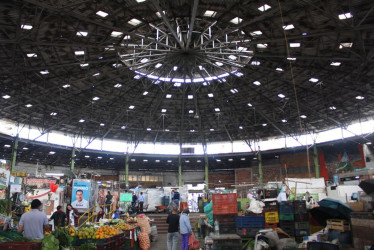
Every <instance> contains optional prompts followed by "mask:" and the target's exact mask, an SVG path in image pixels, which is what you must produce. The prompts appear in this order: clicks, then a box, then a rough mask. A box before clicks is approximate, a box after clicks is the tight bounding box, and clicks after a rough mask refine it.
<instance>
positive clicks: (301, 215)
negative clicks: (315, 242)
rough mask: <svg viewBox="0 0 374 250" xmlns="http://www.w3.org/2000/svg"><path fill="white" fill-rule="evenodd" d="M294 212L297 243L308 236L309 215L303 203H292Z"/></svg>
mask: <svg viewBox="0 0 374 250" xmlns="http://www.w3.org/2000/svg"><path fill="white" fill-rule="evenodd" d="M294 212H295V238H296V241H297V242H302V241H303V237H304V236H308V235H310V230H309V213H308V210H307V209H306V203H305V201H294Z"/></svg>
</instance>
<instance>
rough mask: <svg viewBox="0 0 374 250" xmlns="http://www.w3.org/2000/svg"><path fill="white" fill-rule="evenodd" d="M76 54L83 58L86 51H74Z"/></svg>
mask: <svg viewBox="0 0 374 250" xmlns="http://www.w3.org/2000/svg"><path fill="white" fill-rule="evenodd" d="M74 54H75V55H76V56H83V55H84V50H76V51H74Z"/></svg>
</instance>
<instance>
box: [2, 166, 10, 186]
mask: <svg viewBox="0 0 374 250" xmlns="http://www.w3.org/2000/svg"><path fill="white" fill-rule="evenodd" d="M7 163H8V162H7V161H6V160H2V159H0V189H6V188H7V187H8V185H9V177H10V166H9V164H7Z"/></svg>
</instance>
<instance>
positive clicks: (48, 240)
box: [42, 234, 60, 250]
mask: <svg viewBox="0 0 374 250" xmlns="http://www.w3.org/2000/svg"><path fill="white" fill-rule="evenodd" d="M59 246H60V243H59V241H58V239H57V238H56V237H55V236H54V235H53V234H48V235H46V236H44V239H43V240H42V250H51V249H59Z"/></svg>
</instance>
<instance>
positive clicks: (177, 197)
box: [171, 190, 180, 208]
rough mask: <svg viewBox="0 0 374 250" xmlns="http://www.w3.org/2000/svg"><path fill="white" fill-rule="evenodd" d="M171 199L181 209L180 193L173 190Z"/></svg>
mask: <svg viewBox="0 0 374 250" xmlns="http://www.w3.org/2000/svg"><path fill="white" fill-rule="evenodd" d="M171 199H172V201H173V203H175V205H177V207H178V208H179V200H180V194H179V192H178V191H176V190H173V192H172V193H171Z"/></svg>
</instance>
